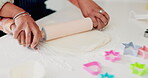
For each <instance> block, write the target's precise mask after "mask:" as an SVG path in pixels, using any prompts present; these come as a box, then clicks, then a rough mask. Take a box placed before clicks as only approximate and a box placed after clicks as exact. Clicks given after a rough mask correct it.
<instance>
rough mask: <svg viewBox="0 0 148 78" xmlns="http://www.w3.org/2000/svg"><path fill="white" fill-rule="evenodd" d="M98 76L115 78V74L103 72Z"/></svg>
mask: <svg viewBox="0 0 148 78" xmlns="http://www.w3.org/2000/svg"><path fill="white" fill-rule="evenodd" d="M98 78H115V76H114V75H111V74H108V73H105V74H100V75H99V77H98Z"/></svg>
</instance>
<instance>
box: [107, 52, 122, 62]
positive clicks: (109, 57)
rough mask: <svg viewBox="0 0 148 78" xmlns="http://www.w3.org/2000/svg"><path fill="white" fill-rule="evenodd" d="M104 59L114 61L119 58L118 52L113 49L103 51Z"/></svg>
mask: <svg viewBox="0 0 148 78" xmlns="http://www.w3.org/2000/svg"><path fill="white" fill-rule="evenodd" d="M110 55H113V57H111V56H110ZM105 59H106V60H109V61H111V62H115V61H118V60H121V56H120V53H119V52H115V51H113V50H111V51H105Z"/></svg>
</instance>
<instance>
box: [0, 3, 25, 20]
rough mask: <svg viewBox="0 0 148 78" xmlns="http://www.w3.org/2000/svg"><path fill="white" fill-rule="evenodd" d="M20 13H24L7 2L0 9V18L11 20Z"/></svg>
mask: <svg viewBox="0 0 148 78" xmlns="http://www.w3.org/2000/svg"><path fill="white" fill-rule="evenodd" d="M22 11H24V10H23V9H22V8H20V7H17V6H16V5H14V4H12V3H9V2H8V3H6V4H5V5H3V7H2V8H1V10H0V16H2V17H10V18H13V17H14V16H15V15H16V14H18V13H20V12H22Z"/></svg>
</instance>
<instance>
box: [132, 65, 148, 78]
mask: <svg viewBox="0 0 148 78" xmlns="http://www.w3.org/2000/svg"><path fill="white" fill-rule="evenodd" d="M130 69H131V70H132V73H133V74H136V75H139V76H143V75H145V74H147V73H148V68H146V65H145V64H139V63H138V62H136V63H135V64H131V65H130Z"/></svg>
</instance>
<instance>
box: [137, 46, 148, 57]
mask: <svg viewBox="0 0 148 78" xmlns="http://www.w3.org/2000/svg"><path fill="white" fill-rule="evenodd" d="M138 54H139V55H141V56H142V57H143V58H144V59H147V58H148V47H147V46H143V47H142V48H139V49H138Z"/></svg>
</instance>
